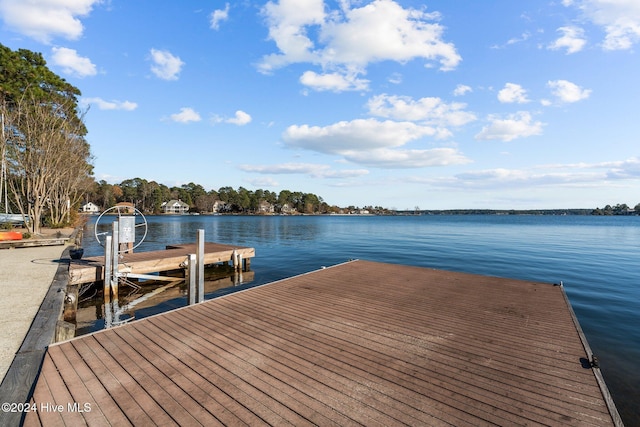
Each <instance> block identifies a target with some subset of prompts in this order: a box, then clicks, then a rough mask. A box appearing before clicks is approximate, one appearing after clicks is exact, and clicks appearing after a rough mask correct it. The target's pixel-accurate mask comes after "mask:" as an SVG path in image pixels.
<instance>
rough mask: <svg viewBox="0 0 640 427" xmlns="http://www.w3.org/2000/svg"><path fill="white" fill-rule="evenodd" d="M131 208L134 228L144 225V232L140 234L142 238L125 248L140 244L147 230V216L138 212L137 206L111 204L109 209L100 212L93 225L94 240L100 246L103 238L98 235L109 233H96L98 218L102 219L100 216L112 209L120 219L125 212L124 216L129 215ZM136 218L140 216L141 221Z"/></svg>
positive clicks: (102, 243) (119, 251) (135, 246)
mask: <svg viewBox="0 0 640 427" xmlns="http://www.w3.org/2000/svg"><path fill="white" fill-rule="evenodd" d="M131 210H133V216H134V217H135V218H136V224H135V228H138V227H144V234H143V235H142V238H141V239H140V241H139V242H138V243H135V242H134V243H135V245H134V246H133V247H132V248H130V249H127V250H133V249H135V248H137V247H138V246H140V244H141V243H142V242H143V241H144V239H145V237H147V230H148V226H147V218H145V216H144V215H143V214H142V212H140V211H139V210H138V209H137V208H134V207H132V206H113V207H110V208H109V209H107V210H105V211H104V212H102V213H101V214H100V216H99V217H98V219H97V220H96V223H95V225H94V235H95V237H96V240H97V241H98V243H99V244H100V246H102V247H104V243H105V242H104V240H105V239H103V240H100V236H104V235H107V234H109V233H108V232H103V233H98V225H99V223H100V220H101V219H102V217H103V216H104V215H105V214H107V213H109V212H112V211H115V214H116V215H118V219H120V217H122V216H125V215H123V214H126V216H131V213H130V212H131ZM138 218H142V222H140V223H137V219H138ZM127 250H118V253H123V252H126V251H127Z"/></svg>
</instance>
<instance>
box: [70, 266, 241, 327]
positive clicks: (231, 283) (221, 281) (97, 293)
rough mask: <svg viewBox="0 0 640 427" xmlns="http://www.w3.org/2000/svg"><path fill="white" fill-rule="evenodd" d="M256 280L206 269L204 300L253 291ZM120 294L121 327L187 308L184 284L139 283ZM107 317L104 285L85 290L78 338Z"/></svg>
mask: <svg viewBox="0 0 640 427" xmlns="http://www.w3.org/2000/svg"><path fill="white" fill-rule="evenodd" d="M129 280H130V279H129ZM253 280H254V273H253V272H252V271H243V272H240V273H236V272H235V270H234V269H233V267H230V266H225V265H216V266H212V267H208V268H206V269H205V280H204V290H205V299H210V298H214V297H216V296H220V295H224V294H225V293H229V292H233V291H236V290H238V289H244V288H246V287H250V286H251V284H252V282H253ZM162 288H164V289H162ZM118 290H119V292H118V306H117V308H118V309H119V313H118V321H119V323H125V322H128V321H130V320H133V319H142V318H144V317H149V316H152V315H154V314H158V313H162V312H165V311H168V310H173V309H176V308H179V307H184V306H186V305H187V284H186V283H185V281H184V280H181V281H180V282H179V283H177V284H169V285H168V284H167V282H161V281H139V282H133V283H132V285H129V286H128V285H125V284H121V285H120V286H119V288H118ZM158 290H161V292H158ZM156 292H157V293H156ZM154 293H155V294H154ZM105 317H108V316H107V313H106V310H105V305H104V295H103V288H102V284H92V285H87V286H84V287H83V289H81V291H80V296H79V301H78V310H77V313H76V325H77V329H76V336H80V335H84V334H87V333H90V332H95V331H98V330H101V329H104V328H105ZM116 323H118V322H114V323H113V326H116Z"/></svg>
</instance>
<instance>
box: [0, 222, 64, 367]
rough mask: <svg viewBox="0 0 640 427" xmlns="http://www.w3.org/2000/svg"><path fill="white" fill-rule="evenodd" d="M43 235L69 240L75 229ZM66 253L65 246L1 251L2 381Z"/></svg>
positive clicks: (0, 318)
mask: <svg viewBox="0 0 640 427" xmlns="http://www.w3.org/2000/svg"><path fill="white" fill-rule="evenodd" d="M43 231H44V233H43V234H50V236H55V235H56V233H57V232H58V231H60V232H61V233H62V235H63V236H66V237H68V236H69V235H71V232H72V231H73V229H61V230H55V231H53V230H52V231H49V232H47V231H45V230H43ZM50 236H43V237H50ZM64 249H65V246H41V247H33V248H15V249H0V295H1V298H0V380H1V379H3V378H4V376H5V374H6V372H7V370H8V369H9V366H10V365H11V362H12V361H13V357H14V355H15V353H16V352H17V351H18V350H19V349H20V346H21V345H22V341H23V340H24V338H25V336H26V335H27V332H28V331H29V328H30V327H31V322H33V319H34V317H35V315H36V313H37V312H38V309H39V308H40V304H41V303H42V300H43V298H44V296H45V295H46V293H47V290H48V289H49V286H50V285H51V282H52V281H53V278H54V276H55V273H56V271H57V269H58V265H59V262H58V260H59V259H60V256H61V255H62V252H63V251H64Z"/></svg>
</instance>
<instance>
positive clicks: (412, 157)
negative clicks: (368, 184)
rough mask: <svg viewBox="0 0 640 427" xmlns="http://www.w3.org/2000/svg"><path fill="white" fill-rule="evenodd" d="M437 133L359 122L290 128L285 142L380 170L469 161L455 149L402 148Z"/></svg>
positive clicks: (395, 124)
mask: <svg viewBox="0 0 640 427" xmlns="http://www.w3.org/2000/svg"><path fill="white" fill-rule="evenodd" d="M437 133H438V130H437V129H434V128H432V127H429V126H421V125H418V124H415V123H411V122H407V121H404V122H396V121H392V120H386V121H384V122H381V121H378V120H376V119H358V120H353V121H349V122H347V121H343V122H338V123H334V124H332V125H329V126H324V127H320V126H308V125H302V126H298V125H294V126H289V128H287V130H286V131H285V132H284V134H283V135H282V139H283V141H284V143H285V144H286V145H287V146H289V147H291V148H302V149H306V150H311V151H316V152H320V153H324V154H333V155H339V156H342V157H343V158H344V159H345V160H347V161H350V162H353V163H359V164H364V165H369V166H374V167H380V168H413V167H427V166H441V165H448V164H462V163H467V162H468V161H469V160H468V159H467V158H465V157H464V156H463V155H462V154H461V153H459V152H458V151H457V150H456V149H453V148H435V149H426V150H425V149H412V150H406V149H402V148H400V147H402V146H404V145H406V144H407V143H409V142H411V141H414V140H417V139H419V138H421V137H423V136H434V135H436V134H437Z"/></svg>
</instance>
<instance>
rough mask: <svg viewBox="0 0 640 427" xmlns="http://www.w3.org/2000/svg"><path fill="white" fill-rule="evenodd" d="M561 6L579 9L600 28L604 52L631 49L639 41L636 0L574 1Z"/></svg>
mask: <svg viewBox="0 0 640 427" xmlns="http://www.w3.org/2000/svg"><path fill="white" fill-rule="evenodd" d="M563 4H564V5H565V6H575V7H577V8H579V9H580V10H581V11H582V13H583V15H584V16H585V17H586V18H587V19H588V20H590V21H591V22H593V23H594V24H596V25H598V26H600V27H602V29H603V30H604V31H605V33H606V35H605V38H604V41H603V43H602V47H603V49H605V50H625V49H631V48H632V47H633V45H634V44H636V43H638V42H639V41H640V2H638V0H575V1H571V2H569V1H566V2H564V3H563Z"/></svg>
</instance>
